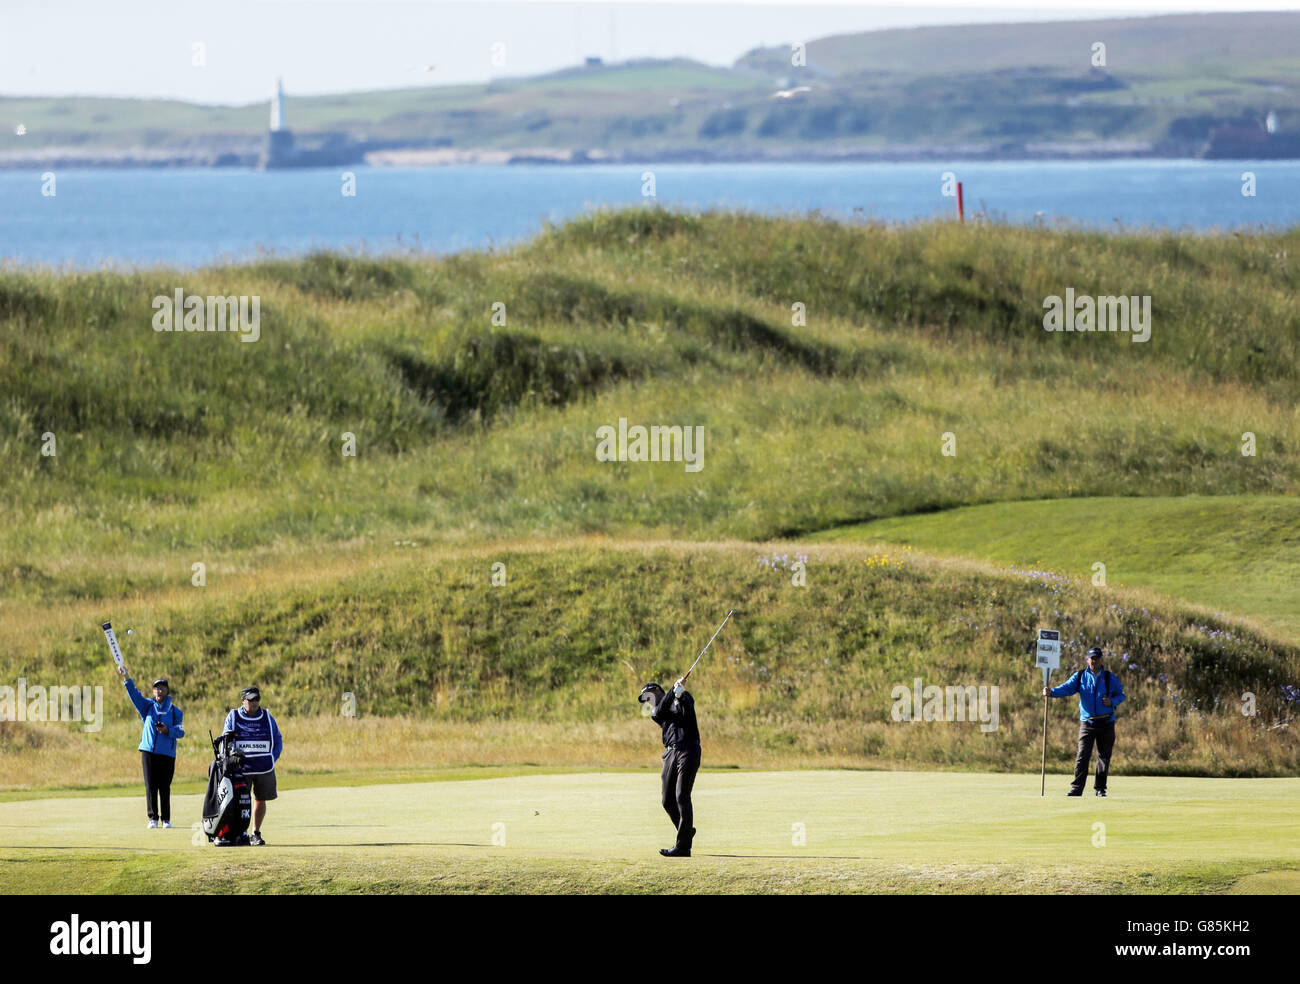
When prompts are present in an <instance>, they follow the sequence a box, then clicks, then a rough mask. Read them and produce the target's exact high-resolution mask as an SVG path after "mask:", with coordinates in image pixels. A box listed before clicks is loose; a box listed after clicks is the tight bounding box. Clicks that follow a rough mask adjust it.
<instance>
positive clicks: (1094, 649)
mask: <svg viewBox="0 0 1300 984" xmlns="http://www.w3.org/2000/svg"><path fill="white" fill-rule="evenodd" d="M1094 656H1095V657H1096V658H1097V659H1101V658H1102V655H1101V647H1100V646H1093V647H1092V648H1091V649H1089V650H1088V658H1089V659H1092V658H1093V657H1094Z"/></svg>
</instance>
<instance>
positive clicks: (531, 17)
mask: <svg viewBox="0 0 1300 984" xmlns="http://www.w3.org/2000/svg"><path fill="white" fill-rule="evenodd" d="M940 2H941V3H942V4H943V5H930V4H927V5H925V6H922V5H900V4H899V3H898V2H897V0H895V2H894V3H875V2H850V0H842V2H831V3H826V2H821V3H807V4H801V3H789V2H786V3H776V2H770V3H769V2H758V3H754V2H714V3H682V2H664V0H661V2H618V0H614V2H610V0H606V2H548V0H473V2H458V3H440V2H431V0H374V2H357V0H202V2H199V0H0V95H6V96H15V95H51V96H67V95H94V96H134V97H157V98H167V99H181V100H185V101H187V102H199V103H218V104H235V105H242V104H246V103H251V102H259V101H265V100H266V99H267V98H268V96H269V94H270V92H271V91H272V89H273V88H274V85H275V80H276V79H277V78H278V77H282V78H283V79H284V88H285V91H286V92H287V93H289V94H292V95H316V94H323V93H333V92H356V91H365V90H372V89H393V88H408V87H413V86H430V85H451V84H457V83H467V82H486V81H488V80H489V79H491V78H496V77H501V76H522V75H536V74H539V73H543V72H547V71H553V70H556V69H560V68H565V67H568V66H571V65H575V64H578V63H580V62H581V60H582V59H583V58H584V57H587V56H596V57H600V58H603V59H605V60H606V61H625V60H628V59H632V58H670V57H679V56H681V57H688V58H694V59H696V60H698V61H702V62H705V63H708V64H714V65H729V64H731V63H732V62H734V61H735V59H736V58H738V57H739V56H740V55H742V54H744V53H745V52H746V51H749V50H750V49H752V48H755V47H758V46H760V45H764V44H767V45H771V44H788V43H790V42H791V41H810V40H813V39H815V38H819V37H825V36H827V35H831V34H841V33H846V32H852V31H864V30H875V29H882V28H890V27H918V26H922V25H929V24H961V23H987V22H1011V21H1028V20H1064V19H1070V20H1076V19H1090V18H1096V17H1107V16H1144V15H1148V14H1154V13H1175V12H1183V11H1197V10H1201V11H1204V10H1223V9H1232V8H1234V6H1235V5H1234V3H1233V2H1232V0H1217V2H1216V0H1145V2H1143V3H1142V5H1141V6H1135V5H1132V4H1126V3H1121V2H1118V0H1094V2H1092V3H1090V4H1088V5H1087V6H1086V7H1081V6H1079V5H1078V4H1077V2H1076V3H1070V2H1068V0H1002V2H1001V3H999V5H998V6H994V7H990V6H977V5H975V4H970V3H965V2H962V0H940ZM1295 7H1296V3H1294V2H1282V0H1248V3H1247V5H1246V6H1245V7H1244V8H1243V9H1250V10H1265V9H1294V8H1295ZM502 62H504V63H503V64H502Z"/></svg>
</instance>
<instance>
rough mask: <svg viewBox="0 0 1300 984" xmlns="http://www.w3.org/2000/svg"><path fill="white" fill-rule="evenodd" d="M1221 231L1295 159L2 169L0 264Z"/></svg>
mask: <svg viewBox="0 0 1300 984" xmlns="http://www.w3.org/2000/svg"><path fill="white" fill-rule="evenodd" d="M956 181H960V182H961V183H962V190H963V199H964V206H965V218H966V221H993V222H1003V223H1021V224H1043V225H1046V226H1053V227H1061V226H1068V227H1080V228H1090V229H1097V230H1102V231H1130V232H1131V231H1138V230H1140V231H1150V230H1168V231H1172V232H1180V233H1187V232H1190V233H1196V234H1205V235H1224V234H1230V233H1231V232H1233V231H1241V230H1254V229H1261V228H1279V227H1286V226H1293V225H1296V224H1297V223H1300V161H1190V160H1189V161H1170V160H1159V161H1157V160H1149V159H1143V160H1107V161H1089V162H1078V161H1017V162H977V163H966V164H963V163H961V162H952V163H949V164H942V163H905V164H904V163H854V164H766V163H765V164H640V165H637V164H618V165H612V164H596V165H547V164H536V165H495V166H489V165H478V166H446V167H427V168H389V167H368V166H358V167H351V168H315V169H302V170H283V171H255V170H241V169H229V168H213V169H197V168H196V169H180V168H177V169H139V170H134V169H122V170H113V169H80V170H78V169H69V170H59V171H55V172H43V171H40V170H38V169H33V170H31V171H21V170H9V171H0V263H2V264H4V265H8V266H13V265H17V266H51V267H56V268H77V269H93V268H103V267H111V268H146V267H152V266H159V265H164V266H169V267H187V268H188V267H199V266H207V265H213V264H218V263H229V262H248V261H253V260H257V259H259V258H263V257H292V256H298V255H302V254H305V253H308V252H312V251H317V250H332V251H337V252H343V253H348V254H353V255H382V254H392V253H424V254H447V253H453V252H460V251H466V250H493V249H501V248H504V247H508V246H510V245H512V244H514V243H518V242H521V241H524V240H527V239H529V238H530V237H532V236H535V235H536V234H537V233H538V232H539V231H541V230H542V229H543V228H544V227H545V226H546V225H548V224H559V223H563V222H565V221H567V220H570V219H573V218H575V217H578V216H581V215H583V214H586V213H590V212H591V211H593V210H596V209H608V208H629V207H632V208H635V207H645V206H647V205H659V206H663V207H666V208H672V209H679V210H685V211H692V212H702V211H707V210H711V209H724V210H742V211H747V212H757V213H764V214H770V215H790V214H796V215H806V214H809V213H817V214H820V215H822V216H825V217H827V218H832V219H835V220H838V221H843V222H889V223H898V222H910V221H915V220H926V219H936V218H939V219H950V220H955V219H956V217H957V205H956V198H955V196H953V195H952V194H951V192H953V191H954V185H955V182H956Z"/></svg>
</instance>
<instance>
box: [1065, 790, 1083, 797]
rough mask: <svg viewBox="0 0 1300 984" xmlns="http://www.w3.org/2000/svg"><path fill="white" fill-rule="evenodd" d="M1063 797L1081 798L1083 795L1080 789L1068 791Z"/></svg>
mask: <svg viewBox="0 0 1300 984" xmlns="http://www.w3.org/2000/svg"><path fill="white" fill-rule="evenodd" d="M1065 795H1066V796H1082V795H1083V790H1082V789H1071V790H1070V791H1069V792H1068V793H1066V794H1065Z"/></svg>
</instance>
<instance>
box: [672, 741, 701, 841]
mask: <svg viewBox="0 0 1300 984" xmlns="http://www.w3.org/2000/svg"><path fill="white" fill-rule="evenodd" d="M699 771H700V750H699V748H692V749H689V750H683V749H680V748H668V749H665V750H664V771H663V803H664V809H665V810H667V811H668V818H669V819H670V820H672V822H673V826H674V827H676V828H677V847H678V848H679V849H680V850H683V851H689V850H690V849H691V838H692V837H694V836H695V826H694V824H695V810H694V809H693V808H692V806H691V790H692V789H694V788H695V773H697V772H699Z"/></svg>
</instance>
